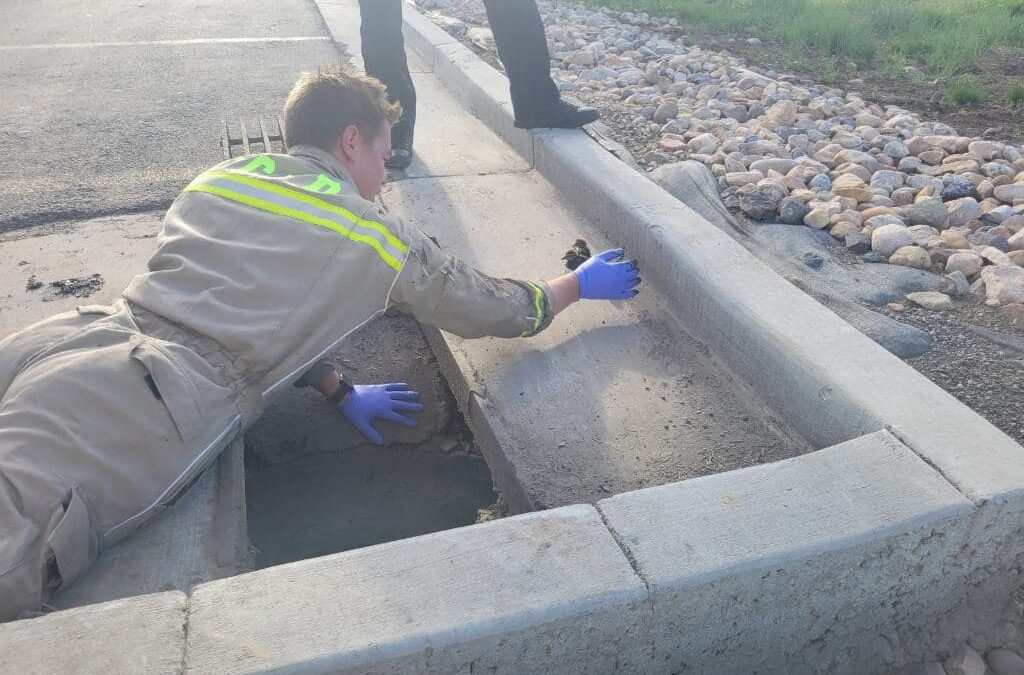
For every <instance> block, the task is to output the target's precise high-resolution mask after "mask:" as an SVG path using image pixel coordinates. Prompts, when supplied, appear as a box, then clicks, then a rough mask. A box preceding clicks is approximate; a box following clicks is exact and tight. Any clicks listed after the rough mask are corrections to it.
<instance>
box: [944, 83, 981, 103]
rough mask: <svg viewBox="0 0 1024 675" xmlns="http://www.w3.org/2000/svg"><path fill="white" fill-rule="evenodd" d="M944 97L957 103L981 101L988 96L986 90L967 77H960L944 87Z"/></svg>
mask: <svg viewBox="0 0 1024 675" xmlns="http://www.w3.org/2000/svg"><path fill="white" fill-rule="evenodd" d="M946 98H947V99H948V100H950V101H952V102H953V103H956V104H957V105H967V104H968V103H981V102H982V101H984V100H985V99H986V98H988V92H987V91H985V88H984V87H983V86H981V84H979V83H978V82H976V81H974V80H973V79H971V78H969V77H960V78H957V79H956V80H954V81H953V82H952V83H950V84H949V86H947V87H946Z"/></svg>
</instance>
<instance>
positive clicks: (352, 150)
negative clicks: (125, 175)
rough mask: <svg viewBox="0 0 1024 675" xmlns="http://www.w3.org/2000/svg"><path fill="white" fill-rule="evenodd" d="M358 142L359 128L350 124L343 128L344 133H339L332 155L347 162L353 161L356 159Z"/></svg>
mask: <svg viewBox="0 0 1024 675" xmlns="http://www.w3.org/2000/svg"><path fill="white" fill-rule="evenodd" d="M358 140H359V127H357V126H356V125H354V124H350V125H348V126H347V127H345V129H344V131H342V132H341V136H338V143H337V145H336V146H335V148H334V153H335V155H337V156H338V157H340V158H343V159H346V160H348V161H350V162H351V161H354V160H355V158H356V143H357V142H358Z"/></svg>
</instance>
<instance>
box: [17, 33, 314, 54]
mask: <svg viewBox="0 0 1024 675" xmlns="http://www.w3.org/2000/svg"><path fill="white" fill-rule="evenodd" d="M330 40H331V38H330V37H328V36H321V35H305V36H297V37H253V38H247V37H239V38H194V39H191V40H139V41H137V42H64V43H57V44H49V45H0V51H4V52H11V51H18V50H22V49H97V48H102V47H178V46H185V45H224V44H253V43H265V42H329V41H330Z"/></svg>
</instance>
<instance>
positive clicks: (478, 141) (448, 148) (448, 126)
mask: <svg viewBox="0 0 1024 675" xmlns="http://www.w3.org/2000/svg"><path fill="white" fill-rule="evenodd" d="M413 82H414V83H415V84H416V92H417V93H416V95H417V104H416V105H417V113H416V141H415V144H414V146H413V150H414V152H413V160H412V164H411V165H409V168H408V169H405V170H404V171H393V172H391V175H392V179H393V180H404V179H409V178H423V177H428V176H430V177H437V176H467V175H468V176H472V175H485V174H496V173H514V172H523V171H529V170H530V165H529V163H527V162H526V160H524V159H523V158H522V157H521V156H520V155H519V153H517V152H515V151H514V150H513V149H512V148H510V147H509V146H508V145H506V144H505V143H503V142H502V141H501V140H499V139H498V138H497V137H495V135H494V133H493V132H491V131H490V130H489V129H488V128H487V127H486V126H485V125H484V123H483V122H481V121H480V120H478V119H476V118H475V117H471V116H469V115H467V114H466V111H465V110H464V109H463V107H462V105H461V104H460V103H459V101H458V100H456V99H455V97H453V96H452V95H451V93H449V92H448V90H447V89H445V88H444V86H442V85H441V84H440V83H439V82H438V81H437V78H435V77H433V76H432V75H413ZM453 120H458V124H453V123H452V121H453Z"/></svg>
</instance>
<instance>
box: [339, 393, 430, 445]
mask: <svg viewBox="0 0 1024 675" xmlns="http://www.w3.org/2000/svg"><path fill="white" fill-rule="evenodd" d="M419 398H420V394H419V392H417V391H413V390H412V389H409V385H407V384H406V383H405V382H393V383H391V384H357V385H353V387H352V391H350V392H349V394H348V396H346V397H345V399H344V400H343V401H342V402H341V403H339V404H338V410H340V411H341V414H342V415H344V416H345V418H346V419H347V420H348V421H349V422H351V423H352V425H353V426H354V427H355V428H356V429H359V431H360V432H361V433H362V434H363V435H364V436H366V437H367V438H368V439H370V441H371V442H373V443H374V444H376V445H384V438H383V437H382V436H381V435H380V433H379V432H378V431H377V430H376V429H374V428H373V424H372V422H373V420H375V419H378V418H379V419H385V420H390V421H392V422H398V423H399V424H401V425H403V426H407V427H414V426H416V420H414V419H410V418H408V417H406V416H405V415H402V414H400V413H399V412H398V411H399V410H407V411H409V412H420V411H421V410H423V404H421V403H419Z"/></svg>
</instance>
